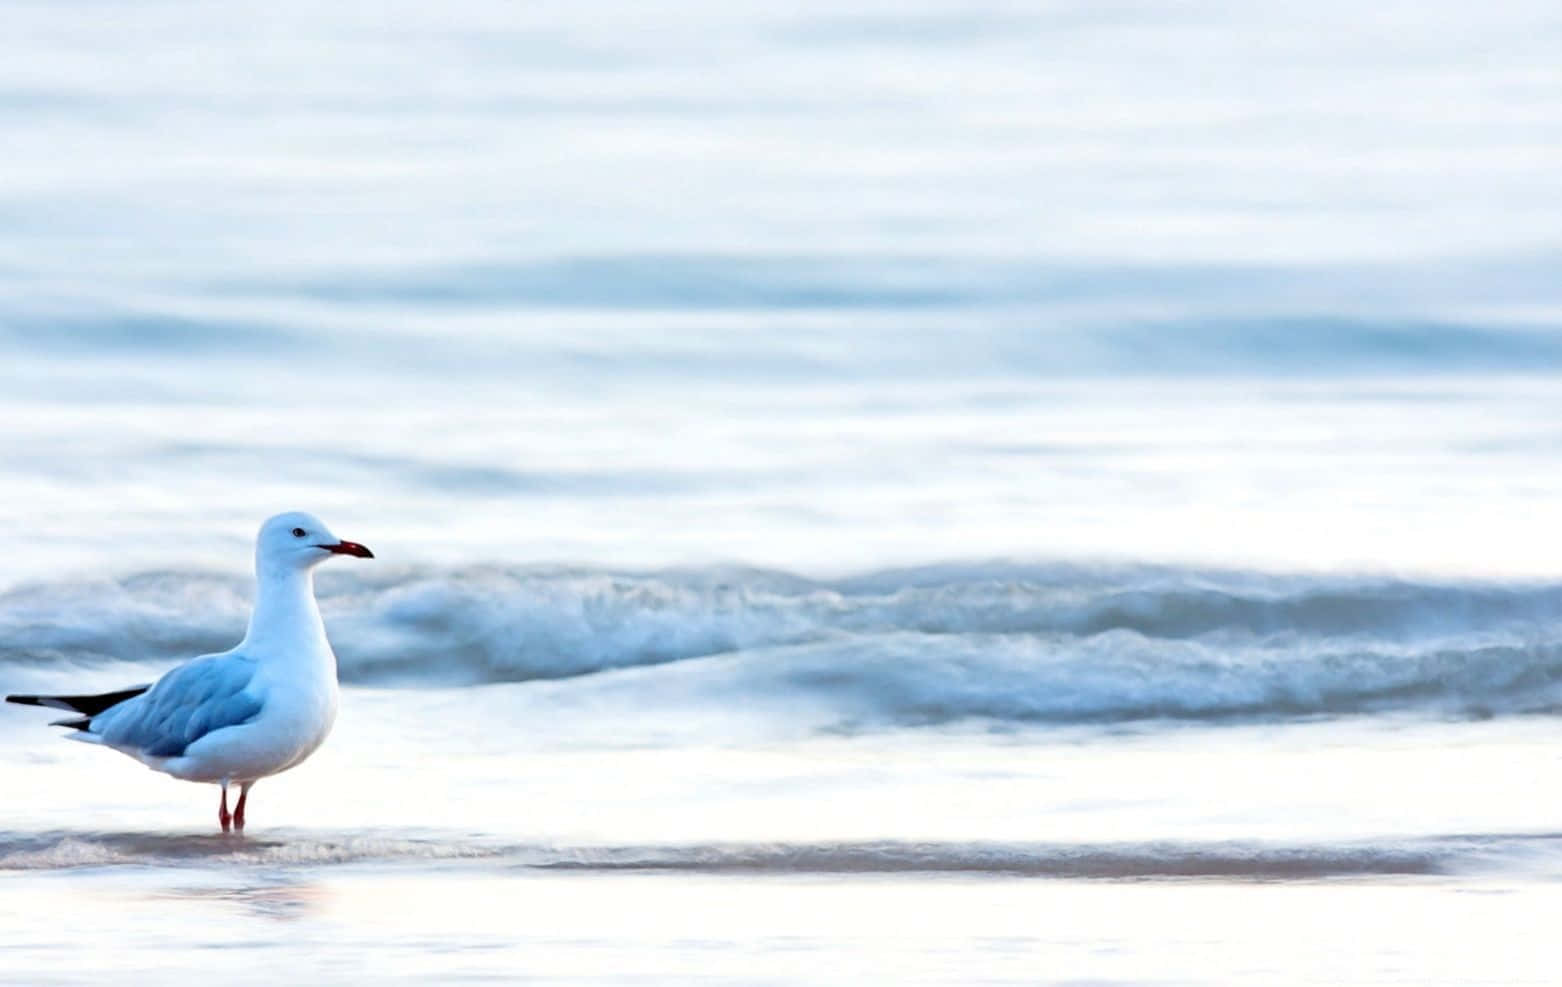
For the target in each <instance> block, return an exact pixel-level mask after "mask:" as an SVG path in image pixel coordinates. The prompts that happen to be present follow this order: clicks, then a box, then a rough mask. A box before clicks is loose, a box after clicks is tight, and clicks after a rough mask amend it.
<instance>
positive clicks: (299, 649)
mask: <svg viewBox="0 0 1562 987" xmlns="http://www.w3.org/2000/svg"><path fill="white" fill-rule="evenodd" d="M240 647H241V648H244V649H245V650H247V651H250V652H252V653H258V655H257V656H259V655H267V654H270V655H278V656H295V657H299V658H303V657H307V656H311V655H314V654H318V653H319V652H321V651H324V653H325V654H327V655H329V654H330V653H331V646H330V644H329V643H328V642H327V641H326V638H325V624H324V623H323V622H322V621H321V620H320V607H319V606H318V605H317V604H316V603H315V579H314V572H313V570H311V569H281V570H270V571H267V570H264V569H262V570H259V571H257V572H256V574H255V611H254V612H253V613H251V614H250V618H249V630H248V631H247V632H246V633H245V634H244V641H243V643H241V644H240Z"/></svg>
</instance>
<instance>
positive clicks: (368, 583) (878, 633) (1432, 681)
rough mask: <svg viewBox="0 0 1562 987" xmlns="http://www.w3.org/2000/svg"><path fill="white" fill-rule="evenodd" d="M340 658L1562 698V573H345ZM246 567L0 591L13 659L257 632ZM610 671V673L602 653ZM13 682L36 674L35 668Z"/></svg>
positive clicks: (362, 677)
mask: <svg viewBox="0 0 1562 987" xmlns="http://www.w3.org/2000/svg"><path fill="white" fill-rule="evenodd" d="M320 595H321V599H322V603H323V607H324V610H325V613H326V621H327V624H328V625H329V626H330V629H331V633H332V638H333V641H334V643H335V646H336V650H337V653H338V655H339V658H340V661H341V673H342V678H343V680H344V681H346V682H348V683H357V684H373V685H381V686H389V687H397V686H410V685H427V684H435V685H441V686H466V685H474V686H475V685H482V684H488V683H499V682H531V681H538V680H578V687H579V688H580V689H583V690H598V691H601V690H607V691H626V690H627V691H639V692H641V693H642V694H644V695H645V696H647V697H656V696H659V695H660V696H666V697H669V701H671V697H677V698H678V700H679V701H681V702H687V701H691V699H692V700H693V701H705V702H709V703H714V704H731V703H745V704H750V703H752V704H755V705H758V706H767V705H771V706H775V707H777V708H781V709H784V708H785V707H786V706H787V705H788V704H789V703H792V702H797V703H799V704H801V703H804V702H806V703H807V704H809V705H811V706H812V707H815V708H823V709H826V710H828V711H829V713H830V722H833V723H836V724H868V725H871V724H874V723H897V724H922V723H941V722H948V721H952V720H959V719H965V718H985V719H991V720H996V721H1017V722H1037V723H1079V722H1116V721H1129V720H1142V719H1150V718H1181V719H1220V718H1254V717H1305V716H1316V715H1337V714H1346V713H1375V712H1392V711H1400V710H1407V711H1415V712H1425V713H1431V714H1436V715H1452V716H1493V715H1505V714H1520V713H1535V712H1544V711H1551V710H1555V709H1559V708H1562V636H1559V635H1558V634H1557V633H1556V631H1555V629H1554V622H1553V621H1552V617H1553V615H1555V614H1557V613H1558V612H1559V611H1562V586H1555V585H1548V584H1460V583H1418V582H1411V581H1405V580H1396V579H1388V578H1368V577H1337V576H1277V575H1268V574H1259V573H1244V572H1230V571H1202V570H1190V569H1174V568H1156V567H1089V566H1072V565H1031V566H1025V565H1013V564H985V565H983V564H966V565H947V566H929V567H923V568H918V569H910V570H894V571H885V572H878V573H872V574H868V575H863V576H858V577H852V578H847V579H839V580H813V579H806V578H802V577H799V576H794V575H790V574H786V573H780V572H773V571H761V570H748V569H734V568H711V569H699V570H678V571H663V572H649V573H633V572H611V571H603V570H592V569H579V568H560V567H515V568H504V567H478V568H462V569H453V570H432V569H425V570H414V569H406V570H399V571H395V570H392V571H387V572H379V573H376V574H374V575H372V576H366V577H365V576H358V575H356V574H344V575H338V574H329V576H327V577H323V578H322V580H321V584H320ZM248 599H249V585H248V582H247V580H244V579H241V578H237V577H231V576H226V575H215V574H210V573H197V572H153V573H142V574H138V575H132V576H128V577H124V578H122V579H117V580H102V581H92V582H72V583H42V584H31V585H26V586H19V587H15V588H12V589H10V590H9V591H7V592H5V593H3V594H0V642H3V643H0V647H3V657H0V670H4V672H5V674H6V675H7V677H8V679H11V680H13V681H17V682H22V681H25V684H26V687H27V688H39V687H41V688H47V687H48V685H49V683H50V682H51V681H53V680H55V679H58V678H61V677H63V676H62V673H63V672H65V671H66V670H72V671H79V670H82V669H88V670H93V669H97V670H101V671H102V672H103V674H105V675H106V674H108V672H109V671H110V670H111V669H112V668H113V667H114V666H116V665H118V664H119V663H122V662H133V663H139V664H147V665H156V664H157V663H163V662H170V661H174V660H179V659H182V658H186V657H189V656H192V655H195V654H200V653H206V652H211V651H217V650H222V649H223V648H225V647H228V646H230V645H231V644H232V643H233V642H234V641H235V640H237V638H238V637H239V636H240V635H241V633H242V630H243V625H244V621H245V615H246V613H247V608H248ZM604 673H605V674H604ZM17 688H18V690H20V688H21V686H20V685H18V686H17Z"/></svg>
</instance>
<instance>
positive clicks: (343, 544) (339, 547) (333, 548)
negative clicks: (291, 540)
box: [315, 541, 374, 559]
mask: <svg viewBox="0 0 1562 987" xmlns="http://www.w3.org/2000/svg"><path fill="white" fill-rule="evenodd" d="M315 547H316V548H323V549H325V550H326V551H327V552H334V553H335V554H337V555H356V556H357V557H358V558H360V559H372V558H374V553H373V552H371V551H369V550H368V549H367V548H365V547H364V546H362V545H360V544H358V543H357V542H355V541H339V542H337V543H336V544H335V545H316V546H315Z"/></svg>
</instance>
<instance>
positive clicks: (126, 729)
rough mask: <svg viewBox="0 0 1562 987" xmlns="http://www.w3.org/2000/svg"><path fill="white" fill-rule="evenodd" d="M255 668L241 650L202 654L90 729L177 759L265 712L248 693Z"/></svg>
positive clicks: (115, 743) (122, 746)
mask: <svg viewBox="0 0 1562 987" xmlns="http://www.w3.org/2000/svg"><path fill="white" fill-rule="evenodd" d="M255 668H256V665H255V663H254V662H253V661H251V660H249V659H248V658H245V657H244V656H243V655H238V654H221V655H207V656H205V657H204V658H197V659H195V660H194V661H191V662H187V663H185V664H183V665H180V666H179V667H178V668H176V669H174V670H173V671H171V672H169V673H168V674H167V675H164V676H163V677H162V678H160V679H158V680H157V683H156V684H155V685H153V686H152V688H151V689H150V690H149V691H147V692H144V693H142V694H141V695H139V696H136V697H135V698H134V699H131V700H128V701H126V702H123V703H120V704H119V705H118V706H115V707H113V708H111V709H108V710H105V711H104V712H102V713H100V714H99V715H98V716H96V717H94V718H93V720H92V727H91V730H92V732H93V733H95V734H97V735H98V736H99V737H101V738H102V742H103V743H104V744H107V745H108V746H110V747H114V748H117V749H119V750H123V751H134V752H136V753H139V754H143V755H146V756H150V757H178V756H180V755H181V754H183V753H184V751H185V748H187V747H189V746H190V745H191V744H193V743H195V742H196V741H197V740H200V739H201V738H202V737H204V736H206V735H207V734H209V733H212V732H213V731H216V730H221V729H223V728H224V727H233V726H239V725H240V724H243V723H248V722H249V721H251V720H253V719H254V718H255V717H256V716H258V715H259V714H260V710H261V707H262V706H263V705H264V703H263V701H262V700H261V698H260V697H259V696H257V695H255V694H254V693H253V692H250V691H248V687H249V684H250V682H251V681H252V680H253V679H254V678H255Z"/></svg>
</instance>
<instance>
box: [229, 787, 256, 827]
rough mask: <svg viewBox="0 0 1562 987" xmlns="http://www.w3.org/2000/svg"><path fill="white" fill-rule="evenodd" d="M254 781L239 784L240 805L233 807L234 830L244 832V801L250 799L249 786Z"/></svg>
mask: <svg viewBox="0 0 1562 987" xmlns="http://www.w3.org/2000/svg"><path fill="white" fill-rule="evenodd" d="M253 784H254V782H252V781H241V782H239V804H238V805H236V806H234V807H233V828H234V829H237V830H238V831H239V832H241V833H242V832H244V800H245V799H247V798H249V786H251V785H253Z"/></svg>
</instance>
